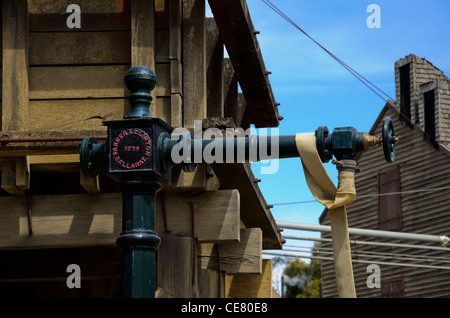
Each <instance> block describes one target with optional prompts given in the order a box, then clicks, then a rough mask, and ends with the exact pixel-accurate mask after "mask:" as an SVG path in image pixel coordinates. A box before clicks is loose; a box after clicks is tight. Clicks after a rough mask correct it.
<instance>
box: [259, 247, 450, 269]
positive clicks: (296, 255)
mask: <svg viewBox="0 0 450 318" xmlns="http://www.w3.org/2000/svg"><path fill="white" fill-rule="evenodd" d="M262 254H263V255H271V256H286V257H294V258H309V259H319V260H326V261H334V258H332V257H323V256H309V255H306V256H305V255H301V254H298V253H295V252H291V253H283V252H276V251H271V252H267V251H264V252H262ZM352 262H353V263H363V264H378V265H387V266H403V267H414V268H428V269H444V270H450V266H436V265H424V264H409V263H396V262H384V261H377V260H370V261H368V260H361V259H352Z"/></svg>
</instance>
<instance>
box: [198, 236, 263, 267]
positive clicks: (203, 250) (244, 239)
mask: <svg viewBox="0 0 450 318" xmlns="http://www.w3.org/2000/svg"><path fill="white" fill-rule="evenodd" d="M198 257H199V262H200V267H201V268H202V269H217V260H219V262H220V269H221V270H222V271H225V272H226V273H227V274H242V273H252V274H261V271H262V267H261V266H262V265H261V264H262V232H261V229H258V228H253V229H241V239H240V242H230V243H221V244H218V253H217V249H216V248H215V245H214V244H212V243H204V244H199V248H198Z"/></svg>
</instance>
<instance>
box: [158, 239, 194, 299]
mask: <svg viewBox="0 0 450 318" xmlns="http://www.w3.org/2000/svg"><path fill="white" fill-rule="evenodd" d="M195 260H196V258H195V244H194V243H193V238H192V237H186V236H176V235H168V234H163V235H161V245H160V246H159V248H158V264H157V282H158V287H159V288H162V289H163V290H164V291H165V292H166V293H168V294H170V295H171V297H174V298H192V297H193V296H194V295H195V288H193V286H194V285H195V283H196V271H195V268H196V264H195Z"/></svg>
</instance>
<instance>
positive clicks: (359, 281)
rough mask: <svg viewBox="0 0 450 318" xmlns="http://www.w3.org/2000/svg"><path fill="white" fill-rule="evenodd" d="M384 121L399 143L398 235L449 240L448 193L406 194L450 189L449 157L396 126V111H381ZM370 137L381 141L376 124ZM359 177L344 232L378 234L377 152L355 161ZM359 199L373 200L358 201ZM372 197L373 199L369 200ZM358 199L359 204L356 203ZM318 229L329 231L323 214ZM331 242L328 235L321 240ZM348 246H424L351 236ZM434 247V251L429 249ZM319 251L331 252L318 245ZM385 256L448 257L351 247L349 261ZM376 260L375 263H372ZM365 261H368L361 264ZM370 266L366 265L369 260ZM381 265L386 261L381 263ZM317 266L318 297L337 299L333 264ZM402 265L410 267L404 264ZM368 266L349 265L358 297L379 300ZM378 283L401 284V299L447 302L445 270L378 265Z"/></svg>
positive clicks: (381, 163)
mask: <svg viewBox="0 0 450 318" xmlns="http://www.w3.org/2000/svg"><path fill="white" fill-rule="evenodd" d="M385 116H389V117H391V118H392V119H393V120H394V127H395V130H396V135H397V137H398V138H399V139H400V142H399V143H398V144H397V145H396V161H395V163H394V164H395V165H398V166H399V171H400V189H401V191H402V192H403V193H402V194H401V195H400V198H401V208H402V227H401V231H403V232H409V233H421V234H432V235H448V228H449V224H450V215H449V213H448V211H447V210H448V209H447V207H448V206H449V204H450V195H449V194H448V191H432V192H426V191H423V192H408V191H411V190H421V189H422V190H423V189H433V188H447V187H449V186H450V182H449V180H450V153H449V152H448V150H445V149H441V150H437V149H435V148H434V147H433V146H432V145H431V143H429V142H426V141H424V137H423V132H422V131H421V130H419V129H418V128H410V127H408V126H406V125H404V124H403V123H401V122H400V121H399V119H398V118H399V116H398V113H397V111H395V110H394V109H393V108H392V107H391V106H386V108H385V110H384V111H383V112H382V113H381V114H380V118H381V119H382V118H384V117H385ZM374 128H375V129H373V131H372V133H373V134H374V135H381V120H380V121H378V122H377V125H376V126H374ZM357 163H358V166H359V167H360V168H361V172H359V173H357V174H356V191H357V199H356V201H355V202H354V203H352V204H350V205H348V206H347V214H348V224H349V227H354V228H364V229H373V230H378V229H379V227H378V222H379V221H378V214H379V208H378V196H376V195H377V194H378V181H377V173H378V171H379V170H382V169H384V168H387V167H390V166H392V165H393V164H388V163H386V161H385V160H384V157H383V152H382V151H380V149H372V150H369V151H368V152H367V153H363V154H361V156H360V157H359V158H358V160H357ZM364 195H372V196H370V197H363V196H364ZM373 195H375V196H373ZM358 196H361V198H358ZM321 224H324V225H325V224H326V225H329V216H328V214H326V215H325V216H324V218H323V219H322V220H321ZM322 237H324V238H331V236H330V235H329V234H322ZM350 239H351V240H361V241H375V242H391V243H403V244H421V245H427V243H424V242H419V241H418V242H411V241H399V240H392V239H381V238H372V237H366V236H364V237H362V236H356V235H352V236H351V237H350ZM434 246H436V245H434ZM322 247H325V248H327V247H331V245H330V244H328V243H322ZM366 251H368V252H388V253H397V254H407V255H411V256H412V257H414V256H421V257H422V256H429V257H430V258H432V257H447V258H448V252H445V251H444V252H442V251H432V250H423V249H411V248H398V247H374V246H372V247H370V246H363V245H358V246H352V252H353V258H354V259H358V253H364V252H366ZM377 259H378V258H374V263H376V260H377ZM364 260H368V259H367V258H364ZM369 260H370V259H369ZM384 261H387V262H389V261H391V260H390V259H385V260H384ZM321 262H322V292H323V296H324V297H337V289H336V283H335V273H334V264H333V262H330V261H321ZM405 262H406V263H412V262H407V261H405ZM422 264H426V265H443V264H442V263H439V262H423V263H422ZM368 265H369V264H360V263H353V270H354V277H355V285H356V294H357V297H381V290H380V289H377V288H374V289H370V288H368V287H367V283H366V281H367V278H368V276H369V275H370V273H367V266H368ZM380 268H381V279H382V281H387V280H389V279H402V278H403V279H404V284H405V297H449V296H450V293H449V291H450V279H449V275H448V270H439V269H424V268H410V267H401V266H387V265H380Z"/></svg>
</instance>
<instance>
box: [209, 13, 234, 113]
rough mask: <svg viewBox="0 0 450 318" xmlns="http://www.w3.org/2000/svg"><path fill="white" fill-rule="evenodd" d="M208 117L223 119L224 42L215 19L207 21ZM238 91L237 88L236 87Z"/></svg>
mask: <svg viewBox="0 0 450 318" xmlns="http://www.w3.org/2000/svg"><path fill="white" fill-rule="evenodd" d="M206 34H207V40H206V64H207V75H206V77H207V92H208V99H207V104H208V117H223V116H224V110H223V84H222V83H223V78H222V74H223V55H224V50H223V42H222V40H221V38H220V34H219V29H218V28H217V24H216V21H215V20H214V18H207V19H206ZM236 89H237V87H236Z"/></svg>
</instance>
